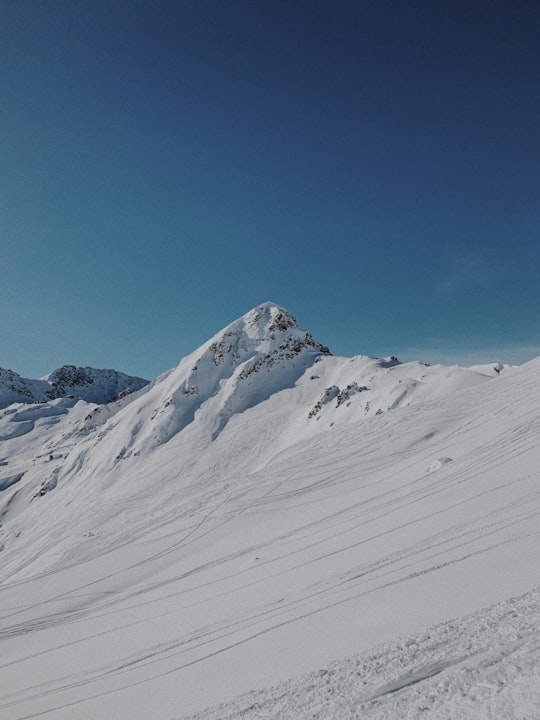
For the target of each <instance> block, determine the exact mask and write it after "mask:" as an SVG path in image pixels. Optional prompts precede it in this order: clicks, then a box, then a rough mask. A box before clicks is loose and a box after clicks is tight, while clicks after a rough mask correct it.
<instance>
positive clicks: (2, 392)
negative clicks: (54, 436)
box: [0, 365, 148, 408]
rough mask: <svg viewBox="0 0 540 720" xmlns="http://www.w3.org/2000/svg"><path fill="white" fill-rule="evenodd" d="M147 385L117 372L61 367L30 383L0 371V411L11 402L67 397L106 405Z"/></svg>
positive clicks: (15, 375)
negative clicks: (71, 396)
mask: <svg viewBox="0 0 540 720" xmlns="http://www.w3.org/2000/svg"><path fill="white" fill-rule="evenodd" d="M147 384H148V380H143V379H142V378H138V377H131V376H130V375H125V374H124V373H121V372H117V371H116V370H96V369H95V368H90V367H84V368H83V367H75V366H74V365H63V366H62V367H61V368H58V370H55V371H54V372H52V373H51V374H50V375H47V376H46V377H44V378H42V379H41V380H29V379H28V378H23V377H21V376H20V375H18V374H17V373H15V372H13V370H4V369H3V368H0V408H5V407H7V406H8V405H11V404H13V403H38V402H39V403H42V402H47V401H48V400H55V399H57V398H63V397H66V396H67V395H73V396H74V397H76V398H78V399H82V400H86V401H87V402H94V403H108V402H111V401H112V400H114V399H116V398H117V397H118V396H121V395H123V394H127V393H130V392H134V391H136V390H140V389H141V388H143V387H144V386H145V385H147Z"/></svg>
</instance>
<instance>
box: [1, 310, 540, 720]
mask: <svg viewBox="0 0 540 720" xmlns="http://www.w3.org/2000/svg"><path fill="white" fill-rule="evenodd" d="M124 377H126V376H124ZM12 380H13V378H12ZM29 382H30V384H31V383H32V382H38V383H39V382H47V379H45V380H42V381H29ZM143 383H144V381H143ZM40 387H42V386H40ZM129 389H130V390H134V392H129V393H127V394H124V393H122V392H120V395H118V393H115V395H116V396H117V397H116V399H115V400H113V401H112V402H108V403H107V404H103V399H101V398H93V399H92V401H91V402H89V401H88V399H84V398H83V399H79V398H81V397H83V396H82V395H81V394H79V395H78V394H77V393H66V394H65V395H64V396H61V397H56V398H54V399H50V400H47V401H46V402H37V403H34V404H31V403H30V400H31V399H30V398H28V399H26V400H25V401H24V402H18V403H12V404H10V405H9V406H7V407H5V408H4V409H3V410H1V411H0V522H1V527H0V547H1V548H2V551H1V552H0V560H1V563H0V580H1V586H0V614H1V618H2V621H1V624H0V649H1V655H0V664H1V665H2V675H1V677H2V682H1V684H0V717H1V718H6V719H9V720H23V718H33V717H50V718H54V719H55V720H56V719H58V720H67V719H68V718H69V720H72V719H73V718H75V719H81V720H82V719H83V718H84V719H85V720H86V719H87V718H113V717H114V718H115V719H118V720H124V719H125V720H128V719H129V720H132V719H133V718H135V719H141V720H142V719H143V718H153V719H156V720H171V719H172V718H182V717H184V716H187V715H189V714H193V713H196V717H197V718H208V719H210V718H211V719H213V720H217V718H220V719H221V718H246V720H250V719H251V718H261V719H264V720H266V719H267V718H278V717H279V718H295V719H296V718H299V719H303V718H306V719H307V718H321V719H322V718H324V719H328V718H335V719H339V720H344V719H345V718H355V717H358V718H360V717H361V718H398V717H399V718H401V717H409V718H417V717H418V718H420V717H433V718H441V719H446V718H456V717H459V718H477V717H478V718H483V717H486V718H488V717H501V718H503V717H504V718H531V719H532V718H536V717H538V716H540V685H539V683H538V680H537V676H538V675H539V673H538V668H539V664H540V655H539V637H538V629H537V628H538V626H539V625H538V623H539V620H540V604H539V597H538V592H537V590H536V588H537V587H538V586H539V585H540V570H539V568H540V566H539V564H538V562H537V557H538V554H539V552H540V532H539V529H538V516H539V513H540V482H539V481H540V469H539V468H540V439H539V438H540V435H539V430H540V411H539V409H538V408H539V407H540V360H535V361H531V362H530V363H527V364H526V365H523V366H520V367H507V366H505V367H503V366H501V365H499V364H497V363H496V362H494V363H493V364H491V365H485V366H477V367H474V368H462V367H457V366H454V367H446V366H441V365H438V366H429V365H426V364H424V363H422V362H414V363H400V362H399V360H398V359H397V358H393V357H392V358H383V359H374V358H369V357H364V356H358V357H354V358H340V357H334V356H332V355H331V354H330V353H329V351H328V349H327V348H325V347H324V346H323V345H321V344H319V343H318V342H316V341H315V340H314V339H313V338H312V336H311V335H310V334H309V333H307V332H305V331H303V330H301V329H300V328H298V326H297V325H296V322H295V320H294V318H293V317H292V316H291V315H290V314H289V313H287V312H286V311H285V310H283V309H282V308H279V307H278V306H276V305H273V304H272V303H266V304H264V305H261V306H259V307H258V308H255V309H254V310H252V311H251V312H249V313H247V314H246V315H245V316H243V317H242V318H240V319H239V320H237V321H235V322H234V323H232V324H231V325H230V326H228V327H227V328H225V329H224V330H223V331H222V332H221V333H218V334H217V335H216V336H215V337H214V338H212V339H211V340H209V341H208V342H207V343H205V345H203V346H202V347H201V348H199V349H198V350H196V351H195V352H194V353H193V354H191V355H190V356H188V357H186V358H183V359H182V360H181V362H180V364H179V365H178V367H177V368H175V369H173V370H171V371H169V372H168V373H165V374H164V375H163V376H161V377H159V378H157V379H156V380H155V381H154V382H153V383H151V384H149V385H146V386H144V387H143V386H140V387H138V388H137V387H130V388H129ZM69 395H74V396H73V397H69ZM8 399H9V398H8ZM38 399H39V400H42V399H43V398H38ZM19 400H20V398H19ZM270 686H272V687H270ZM243 693H249V694H248V695H241V694H243ZM218 703H225V705H222V706H221V707H220V708H217V709H213V710H205V708H207V707H208V706H212V705H216V704H218Z"/></svg>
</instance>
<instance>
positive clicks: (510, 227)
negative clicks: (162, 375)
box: [0, 0, 540, 377]
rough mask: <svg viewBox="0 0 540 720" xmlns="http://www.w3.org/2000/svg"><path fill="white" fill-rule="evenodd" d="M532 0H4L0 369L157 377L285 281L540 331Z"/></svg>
mask: <svg viewBox="0 0 540 720" xmlns="http://www.w3.org/2000/svg"><path fill="white" fill-rule="evenodd" d="M538 37H540V5H539V4H538V3H537V2H535V1H533V0H531V1H530V2H527V1H524V2H519V3H518V2H515V1H514V0H508V1H507V2H503V1H501V0H489V1H485V2H482V1H481V0H474V1H473V0H470V2H459V1H456V0H452V1H450V0H448V1H444V2H439V1H438V0H435V1H434V0H425V1H418V0H411V1H410V2H401V1H399V0H395V1H392V0H377V2H372V1H371V0H369V2H368V1H366V2H363V1H362V0H357V1H356V2H340V1H339V0H337V1H334V2H330V1H329V0H328V1H327V2H318V1H317V0H309V1H307V0H306V1H304V0H298V1H296V2H293V1H292V0H291V1H285V0H269V1H268V2H257V1H249V2H248V1H247V0H245V1H244V0H242V1H240V0H228V1H227V2H217V0H216V1H207V0H197V1H195V0H193V1H192V2H191V1H185V2H182V1H181V0H176V1H175V2H160V1H159V0H148V1H146V0H107V2H104V1H103V0H89V1H88V2H81V1H80V0H46V1H45V0H40V1H36V0H25V2H21V1H20V0H2V2H1V3H0V88H1V92H2V101H1V103H0V151H1V154H0V156H1V157H2V163H1V165H0V262H1V278H2V280H1V283H0V313H1V315H0V327H1V331H2V345H1V353H0V366H1V367H10V368H12V369H14V370H16V371H17V372H19V373H21V374H23V375H25V376H30V377H36V376H39V375H43V374H45V373H46V372H50V371H51V370H52V369H54V368H55V367H57V366H59V365H61V364H64V363H73V364H83V365H92V366H95V367H115V368H117V369H120V370H125V371H127V372H130V373H134V374H139V375H142V376H145V377H154V376H156V375H157V374H158V373H159V372H162V371H164V370H166V369H168V368H169V367H172V366H174V365H176V364H177V362H178V361H179V359H180V357H181V356H182V355H185V354H186V353H188V352H191V351H192V350H194V349H195V348H196V347H197V346H198V345H199V344H200V343H202V342H204V341H205V340H206V339H207V338H208V337H209V336H210V335H212V334H213V333H214V332H216V331H218V330H219V329H220V328H221V327H223V326H224V325H225V324H227V323H228V322H230V321H232V320H234V319H235V318H236V317H238V316H239V315H242V314H243V313H244V312H246V311H247V310H249V309H250V308H251V307H253V306H254V305H256V304H258V303H260V302H263V301H266V300H273V301H275V302H277V303H279V304H280V305H283V306H284V307H286V308H287V309H288V310H290V311H291V312H292V313H293V314H295V315H296V316H297V317H298V320H299V323H300V325H301V326H302V327H304V328H306V329H309V330H310V331H311V332H312V333H313V335H314V336H315V337H316V339H317V340H319V341H320V342H323V343H325V344H326V345H328V346H329V347H330V349H331V350H332V351H333V352H334V353H335V354H342V355H352V354H370V355H388V354H397V355H398V356H399V357H400V358H401V357H402V358H404V359H411V358H413V357H418V358H420V359H426V360H430V361H436V360H438V359H439V360H442V361H446V360H448V361H455V360H460V359H461V360H463V362H475V361H477V360H482V359H485V360H486V361H487V360H492V359H496V360H501V361H503V362H521V361H524V360H526V359H528V358H529V357H532V356H533V355H538V354H540V338H539V335H538V331H539V328H540V322H539V321H540V283H539V281H538V269H539V260H540V243H539V229H540V222H539V207H540V202H539V201H540V197H539V195H540V184H539V163H538V158H539V157H540V153H539V150H540V133H539V126H540V49H539V47H538Z"/></svg>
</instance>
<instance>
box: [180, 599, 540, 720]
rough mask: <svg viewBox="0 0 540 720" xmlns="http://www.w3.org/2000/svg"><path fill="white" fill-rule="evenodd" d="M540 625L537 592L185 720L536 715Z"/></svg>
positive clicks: (469, 719)
mask: <svg viewBox="0 0 540 720" xmlns="http://www.w3.org/2000/svg"><path fill="white" fill-rule="evenodd" d="M539 628H540V593H539V591H538V590H535V591H533V592H530V593H527V594H526V595H524V596H522V597H518V598H512V599H510V600H507V601H505V602H501V603H498V604H497V605H494V606H492V607H490V608H487V609H485V610H481V611H477V612H476V613H473V614H472V615H469V616H466V617H462V618H458V619H456V620H453V621H450V622H446V623H442V624H440V625H436V626H434V627H430V628H429V629H427V630H425V631H423V632H421V633H418V634H416V635H412V636H410V637H407V638H404V639H401V640H398V641H394V642H391V643H387V644H385V645H381V646H379V647H377V648H375V649H374V650H372V651H371V652H366V653H363V654H361V655H354V656H352V657H348V658H346V659H344V660H338V661H334V662H333V663H331V664H329V665H328V666H326V667H324V668H321V669H319V670H317V671H315V672H312V673H310V674H308V675H305V676H303V677H300V678H296V679H294V680H289V681H287V682H284V683H280V684H279V685H276V686H275V687H272V688H269V689H265V690H260V691H257V692H252V693H249V694H248V695H243V696H241V697H239V698H237V699H236V700H234V701H233V702H230V703H227V704H225V705H220V706H219V707H216V708H214V709H206V710H204V711H202V712H200V713H196V714H195V715H192V716H190V718H189V720H282V719H283V718H294V720H313V718H317V719H318V720H349V719H351V720H352V719H353V718H362V720H389V718H390V719H392V720H394V719H396V720H397V719H398V718H410V719H411V720H417V719H419V718H426V717H428V718H432V719H433V720H455V719H456V718H460V720H484V719H485V720H488V719H490V720H491V719H492V718H501V719H502V718H505V719H506V720H517V719H518V718H520V719H521V720H534V719H535V718H538V717H540V674H539V672H538V670H539V668H540V629H539ZM179 717H180V716H179ZM182 717H184V716H182ZM184 720H188V719H187V718H185V719H184Z"/></svg>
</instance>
